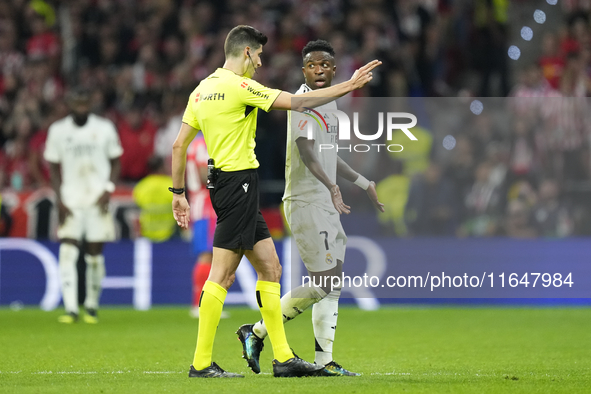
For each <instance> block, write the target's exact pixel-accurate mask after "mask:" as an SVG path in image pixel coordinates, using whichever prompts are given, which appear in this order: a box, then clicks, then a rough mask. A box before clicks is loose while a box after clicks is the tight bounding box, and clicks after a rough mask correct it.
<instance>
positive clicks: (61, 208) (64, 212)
mask: <svg viewBox="0 0 591 394" xmlns="http://www.w3.org/2000/svg"><path fill="white" fill-rule="evenodd" d="M57 208H58V215H57V219H58V221H59V223H60V225H62V224H64V222H65V221H66V218H67V217H68V216H70V215H72V211H70V208H68V207H66V206H65V205H64V203H63V202H62V200H59V201H58V203H57Z"/></svg>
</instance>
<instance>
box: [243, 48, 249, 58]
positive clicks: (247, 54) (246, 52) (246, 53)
mask: <svg viewBox="0 0 591 394" xmlns="http://www.w3.org/2000/svg"><path fill="white" fill-rule="evenodd" d="M244 56H245V57H250V47H245V48H244Z"/></svg>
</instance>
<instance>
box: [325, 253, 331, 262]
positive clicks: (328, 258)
mask: <svg viewBox="0 0 591 394" xmlns="http://www.w3.org/2000/svg"><path fill="white" fill-rule="evenodd" d="M324 261H326V264H332V255H331V254H330V253H327V254H326V259H324Z"/></svg>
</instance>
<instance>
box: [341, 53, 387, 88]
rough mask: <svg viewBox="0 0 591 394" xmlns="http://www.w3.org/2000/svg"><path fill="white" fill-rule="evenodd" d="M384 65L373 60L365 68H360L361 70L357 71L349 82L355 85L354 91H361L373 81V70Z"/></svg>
mask: <svg viewBox="0 0 591 394" xmlns="http://www.w3.org/2000/svg"><path fill="white" fill-rule="evenodd" d="M380 64H382V62H381V61H379V60H372V61H371V62H369V63H367V64H366V65H365V66H363V67H360V68H359V69H357V70H355V72H354V73H353V76H352V77H351V79H350V80H349V82H351V83H352V84H353V89H361V88H362V87H364V86H365V85H366V84H367V83H368V82H369V81H371V80H372V79H373V74H372V72H371V71H372V70H373V69H374V68H376V67H377V66H379V65H380Z"/></svg>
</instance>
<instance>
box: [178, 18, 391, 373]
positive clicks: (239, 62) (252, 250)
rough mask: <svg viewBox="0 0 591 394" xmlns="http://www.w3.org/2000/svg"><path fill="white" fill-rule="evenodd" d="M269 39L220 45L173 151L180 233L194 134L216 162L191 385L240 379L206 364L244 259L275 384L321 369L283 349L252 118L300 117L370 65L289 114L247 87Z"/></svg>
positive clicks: (343, 90)
mask: <svg viewBox="0 0 591 394" xmlns="http://www.w3.org/2000/svg"><path fill="white" fill-rule="evenodd" d="M266 43H267V37H266V36H265V35H264V34H263V33H261V32H259V31H258V30H256V29H254V28H253V27H250V26H244V25H241V26H237V27H235V28H234V29H232V30H231V31H230V32H229V33H228V36H227V37H226V42H225V43H224V52H225V56H226V61H225V63H224V66H223V68H218V69H217V70H216V71H215V72H214V73H213V74H211V75H210V76H208V77H207V78H206V79H204V80H203V81H201V83H200V84H199V85H198V86H197V88H196V89H195V90H194V91H193V93H191V96H190V97H189V102H188V104H187V108H186V109H185V113H184V115H183V124H182V126H181V129H180V131H179V134H178V136H177V138H176V141H175V142H174V144H173V148H172V179H173V187H172V188H171V189H170V190H171V191H172V192H173V193H174V194H173V201H172V210H173V214H174V218H175V219H176V221H177V223H178V225H179V226H181V227H182V228H185V229H186V228H188V224H189V204H188V202H187V199H186V197H185V188H184V176H185V163H186V155H187V147H188V146H189V144H190V143H191V141H192V140H193V138H194V137H195V135H196V134H197V132H198V131H199V130H201V131H202V132H203V135H204V137H205V142H206V144H207V151H208V153H209V156H210V157H211V158H212V159H213V160H214V165H215V168H216V170H215V171H214V173H217V174H218V175H217V177H216V179H215V180H214V182H212V183H213V186H214V188H213V189H211V190H210V196H211V202H212V205H213V208H214V210H215V212H216V214H217V218H218V219H217V227H216V230H215V234H214V239H213V261H212V267H211V272H210V274H209V278H208V280H207V282H205V285H204V286H203V291H202V293H201V299H200V303H199V308H200V310H199V332H198V336H197V348H196V350H195V357H194V359H193V364H192V365H191V367H190V371H189V377H204V378H207V377H220V378H222V377H224V378H229V377H243V376H242V375H239V374H235V373H230V372H226V371H224V370H223V369H222V368H220V367H219V366H218V365H217V364H216V363H214V362H212V348H213V341H214V338H215V333H216V330H217V326H218V323H219V319H220V315H221V312H222V307H223V304H224V300H225V298H226V294H227V289H228V288H229V287H230V286H231V285H232V283H233V281H234V278H235V275H234V274H235V272H236V269H237V267H238V264H239V263H240V260H241V259H242V256H243V255H245V256H246V257H247V258H248V260H249V261H250V263H251V264H252V266H253V267H254V269H255V270H256V272H257V275H258V281H257V284H256V298H257V302H258V305H259V308H260V311H261V315H262V317H263V320H264V322H265V325H266V327H267V331H268V335H269V338H270V340H271V344H272V346H273V354H274V357H275V359H274V360H273V374H274V376H276V377H292V376H310V375H314V374H316V372H317V371H318V370H321V369H323V368H324V366H322V365H315V364H311V363H308V362H306V361H304V360H302V359H300V358H298V357H297V356H295V355H294V354H293V352H292V351H291V350H290V347H289V345H288V343H287V339H286V337H285V331H284V328H283V316H282V314H281V302H280V285H279V280H280V278H281V265H280V264H279V258H278V257H277V253H276V251H275V245H274V244H273V241H272V240H271V235H270V233H269V230H268V228H267V224H266V223H265V220H264V219H263V216H262V215H261V213H260V211H259V194H258V176H257V172H256V168H257V167H258V166H259V162H258V161H257V159H256V156H255V154H254V147H255V135H256V123H257V110H258V108H261V109H263V110H265V111H269V110H271V109H281V110H296V111H302V110H303V109H304V107H316V106H319V105H322V104H325V103H327V102H330V101H332V100H334V99H335V98H337V97H340V96H343V95H345V94H347V93H349V92H351V91H353V90H355V89H359V88H361V87H363V86H365V84H367V83H368V82H369V81H371V79H372V73H371V70H373V69H374V68H375V67H377V66H378V65H380V64H381V62H379V61H377V60H374V61H372V62H370V63H368V64H367V65H365V66H363V67H361V68H360V69H358V70H357V71H355V73H354V74H353V76H352V77H351V79H350V80H349V81H347V82H343V83H341V84H338V85H335V86H332V87H329V88H325V89H319V90H316V91H313V92H309V93H306V94H302V95H298V96H297V97H298V106H297V108H296V107H294V108H292V97H294V95H292V94H291V93H288V92H284V91H281V90H276V89H270V88H268V87H265V86H263V85H261V84H260V83H258V82H256V81H254V80H252V79H251V77H252V76H253V74H254V73H255V71H256V69H257V68H259V67H261V66H262V63H261V54H262V53H263V46H264V45H265V44H266Z"/></svg>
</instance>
